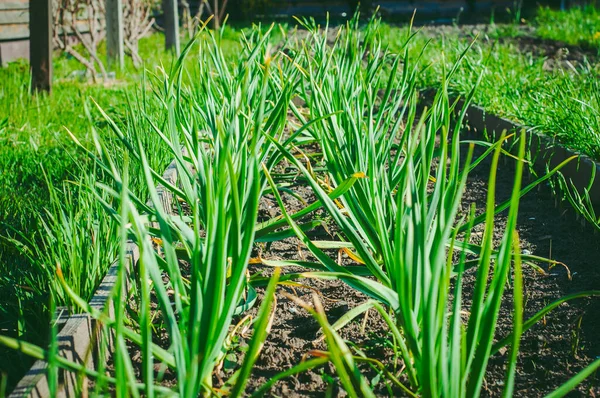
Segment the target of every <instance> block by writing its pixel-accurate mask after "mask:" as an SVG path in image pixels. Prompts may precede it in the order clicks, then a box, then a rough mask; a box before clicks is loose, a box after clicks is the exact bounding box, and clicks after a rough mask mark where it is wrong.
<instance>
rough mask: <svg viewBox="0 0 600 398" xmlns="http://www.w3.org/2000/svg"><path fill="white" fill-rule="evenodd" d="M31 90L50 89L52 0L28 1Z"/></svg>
mask: <svg viewBox="0 0 600 398" xmlns="http://www.w3.org/2000/svg"><path fill="white" fill-rule="evenodd" d="M29 13H30V19H29V30H30V32H31V37H30V39H29V41H30V46H29V62H30V64H31V91H32V92H37V91H47V92H51V91H52V0H31V1H30V3H29Z"/></svg>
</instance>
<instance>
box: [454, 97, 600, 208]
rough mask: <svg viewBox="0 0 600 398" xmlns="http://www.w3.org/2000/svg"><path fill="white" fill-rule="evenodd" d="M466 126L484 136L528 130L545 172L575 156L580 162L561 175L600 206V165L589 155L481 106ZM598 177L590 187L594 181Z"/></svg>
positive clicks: (470, 109) (468, 117) (532, 151)
mask: <svg viewBox="0 0 600 398" xmlns="http://www.w3.org/2000/svg"><path fill="white" fill-rule="evenodd" d="M463 106H464V103H463V102H459V104H458V106H457V108H456V112H460V110H462V108H463ZM465 124H466V125H467V126H469V127H470V128H471V129H473V131H474V133H476V134H478V135H481V134H483V132H485V131H487V132H488V133H492V134H496V135H499V134H500V133H502V131H504V130H506V131H507V132H509V133H510V132H520V131H523V130H524V131H525V133H526V136H527V141H528V144H527V146H528V150H529V152H530V154H531V157H532V161H533V162H534V168H535V169H536V170H537V171H538V172H540V173H543V172H545V171H546V168H549V169H553V168H555V167H556V166H558V165H559V164H561V163H562V162H564V161H565V160H567V159H569V158H571V157H575V158H576V159H574V160H572V161H571V162H569V163H567V164H566V165H565V166H564V167H563V168H561V169H560V172H561V173H562V175H563V176H564V177H565V179H566V180H567V181H568V182H571V183H572V185H573V187H574V188H575V189H577V190H578V191H579V193H580V194H581V193H583V192H584V190H586V189H588V192H589V195H590V199H591V201H592V204H593V205H594V206H600V164H598V163H597V162H595V161H594V160H592V159H591V158H590V157H589V156H587V155H584V154H582V153H580V152H578V151H575V150H572V149H570V148H568V147H566V146H564V145H562V144H560V143H558V142H557V141H556V140H555V139H554V138H552V137H550V136H548V135H546V134H543V133H541V132H539V131H537V130H534V129H532V128H529V127H527V126H524V125H521V124H519V123H515V122H513V121H510V120H508V119H505V118H502V117H499V116H496V115H493V114H490V113H488V112H486V111H485V109H483V108H482V107H480V106H477V105H469V107H468V108H467V112H466V116H465ZM594 173H596V174H595V175H597V176H598V178H596V179H595V180H594V182H593V184H592V185H591V186H590V179H591V177H592V176H593V175H594Z"/></svg>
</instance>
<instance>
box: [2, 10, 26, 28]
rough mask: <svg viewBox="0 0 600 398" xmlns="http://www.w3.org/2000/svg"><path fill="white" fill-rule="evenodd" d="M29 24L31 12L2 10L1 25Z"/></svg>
mask: <svg viewBox="0 0 600 398" xmlns="http://www.w3.org/2000/svg"><path fill="white" fill-rule="evenodd" d="M28 22H29V10H0V25H12V24H18V23H28Z"/></svg>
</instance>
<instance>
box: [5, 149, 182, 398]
mask: <svg viewBox="0 0 600 398" xmlns="http://www.w3.org/2000/svg"><path fill="white" fill-rule="evenodd" d="M163 178H164V179H165V180H166V181H168V182H169V183H171V184H175V183H176V182H177V164H176V161H175V160H174V161H173V162H171V164H170V165H169V166H168V167H167V168H166V170H165V172H164V174H163ZM157 191H158V195H159V198H160V200H161V204H162V206H163V209H164V210H165V211H166V212H167V213H172V211H173V207H172V204H173V195H172V193H171V192H170V191H169V190H167V189H165V188H164V187H163V186H161V185H159V186H158V187H157ZM127 257H128V259H129V261H128V262H127V272H128V273H129V272H131V269H132V268H133V267H135V264H137V262H138V261H139V259H140V251H139V248H138V247H137V245H136V244H134V243H133V242H131V241H129V242H127ZM119 266H120V265H119V260H117V261H115V262H114V263H113V264H112V265H111V267H110V268H109V270H108V272H107V274H106V276H105V277H104V279H103V280H102V283H100V286H98V289H96V293H95V294H94V296H93V297H92V299H91V300H90V305H91V306H92V307H93V308H96V309H98V310H103V309H104V307H105V305H106V304H107V300H108V298H109V297H110V296H111V293H112V291H113V289H114V288H115V285H116V282H117V275H118V271H119ZM126 280H128V278H127V279H126ZM123 289H124V292H127V290H128V286H127V285H126V284H125V285H124V286H123ZM113 304H114V303H111V305H110V307H109V309H108V310H109V316H110V317H114V306H113ZM99 326H100V325H99V324H98V322H97V321H96V320H94V319H92V318H91V317H90V316H89V315H88V314H76V315H71V316H70V317H68V318H67V320H66V322H65V323H64V326H63V328H62V329H61V330H60V332H59V333H58V341H59V352H60V355H61V356H63V357H64V358H67V359H69V360H71V361H75V362H79V363H85V364H86V365H87V366H88V367H90V368H92V369H93V365H94V363H95V362H96V361H97V360H98V350H99V349H100V347H99V343H98V331H99ZM110 348H111V342H109V349H110ZM110 354H111V353H110V352H108V353H106V355H105V356H104V359H105V360H108V359H109V358H110ZM47 366H48V364H47V363H46V361H42V360H39V361H36V362H35V363H34V364H33V366H32V367H31V368H30V369H29V371H28V372H27V373H26V374H25V376H24V377H23V378H22V379H21V380H20V381H19V383H18V384H17V386H16V387H15V389H14V390H13V391H12V393H11V394H10V395H9V397H10V398H25V397H27V398H48V397H50V390H49V388H48V379H47ZM77 377H78V374H75V373H73V372H69V371H66V370H63V369H60V370H59V381H61V385H60V387H59V390H58V392H57V395H56V396H57V397H59V398H60V397H77V396H81V394H84V395H85V396H87V392H86V391H83V392H82V391H79V390H78V384H80V383H78V380H77ZM86 385H87V383H85V382H84V383H83V387H84V388H86Z"/></svg>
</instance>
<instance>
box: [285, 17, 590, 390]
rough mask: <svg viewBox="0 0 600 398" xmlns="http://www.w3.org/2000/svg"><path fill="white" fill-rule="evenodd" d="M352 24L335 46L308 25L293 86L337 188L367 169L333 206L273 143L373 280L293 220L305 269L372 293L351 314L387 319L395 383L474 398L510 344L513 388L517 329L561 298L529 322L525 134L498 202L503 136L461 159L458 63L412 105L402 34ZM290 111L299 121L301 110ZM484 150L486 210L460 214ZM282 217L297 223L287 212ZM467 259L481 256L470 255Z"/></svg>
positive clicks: (410, 69)
mask: <svg viewBox="0 0 600 398" xmlns="http://www.w3.org/2000/svg"><path fill="white" fill-rule="evenodd" d="M357 24H358V20H354V21H353V22H351V24H350V25H349V26H348V27H347V29H343V28H342V29H340V30H339V31H337V34H336V37H335V40H334V42H333V43H332V44H330V43H329V42H328V37H329V35H328V32H327V30H328V29H327V28H326V29H325V33H323V32H322V31H320V30H319V29H318V28H316V27H315V26H314V25H311V24H310V23H307V24H306V27H307V29H308V30H309V32H310V35H309V39H308V40H307V41H305V42H302V43H301V46H300V47H298V48H297V50H298V51H300V52H302V53H303V54H304V56H303V57H301V59H297V60H296V62H298V63H299V64H300V65H301V67H302V69H303V71H305V72H304V73H303V75H302V78H303V84H302V87H301V91H300V94H299V95H300V97H301V98H302V99H303V100H304V101H305V103H306V107H307V108H308V110H309V115H310V116H309V119H312V120H318V122H316V123H314V124H313V125H312V126H311V127H310V128H309V129H308V130H309V132H310V133H311V134H312V136H313V137H314V138H315V139H316V140H317V142H318V143H319V144H320V147H321V149H322V152H323V162H324V164H325V167H326V169H327V175H328V176H329V177H330V178H331V179H332V180H333V181H334V182H335V184H336V185H337V184H343V183H344V181H345V180H346V178H347V177H348V176H351V175H356V174H357V173H358V174H364V176H365V178H362V179H359V180H358V181H357V182H356V183H355V184H354V185H353V186H352V187H351V188H350V189H349V191H348V192H347V193H346V194H345V195H343V196H342V197H341V198H340V199H339V201H340V202H341V204H342V206H339V205H338V203H335V201H333V200H331V199H330V198H329V197H328V192H327V187H325V186H323V185H322V184H320V183H319V179H318V178H317V176H316V175H315V174H314V173H313V172H312V171H311V170H310V168H307V167H305V166H304V165H303V164H302V162H300V161H298V160H297V159H298V156H294V153H293V152H292V151H288V150H286V149H285V148H283V147H282V148H280V149H281V150H282V151H283V152H285V153H286V156H287V158H288V159H289V161H290V162H293V163H295V164H296V166H297V167H298V169H299V170H300V171H301V172H302V173H303V174H304V176H305V177H306V178H307V179H308V181H309V183H310V185H311V186H312V188H313V190H314V192H315V193H316V195H317V197H318V198H319V200H320V201H321V202H322V203H323V206H324V207H325V208H326V209H327V210H328V212H329V213H330V214H331V216H332V218H333V219H334V220H335V222H336V223H337V225H338V227H339V228H340V230H341V235H342V237H343V239H344V240H346V241H347V242H343V243H341V244H340V248H345V249H346V250H347V249H348V248H351V249H350V250H347V253H348V254H349V256H350V257H351V258H353V259H355V260H356V261H358V262H359V263H362V264H364V266H365V268H366V269H368V274H369V276H372V277H374V278H375V279H376V280H377V283H374V282H373V281H372V280H371V279H367V278H365V277H364V275H365V271H364V270H359V271H358V272H356V271H355V270H354V269H351V268H349V267H340V266H339V265H338V264H336V263H335V262H334V261H332V260H331V259H330V258H328V257H327V255H326V254H325V253H324V252H323V251H321V250H320V249H319V245H316V244H315V243H314V242H311V241H310V239H309V238H308V236H307V235H306V234H305V233H303V231H302V230H301V229H300V228H298V227H296V228H295V231H296V233H297V234H298V237H299V238H300V239H301V240H302V241H303V242H304V243H305V244H306V245H307V246H308V247H309V249H310V250H311V251H312V252H313V254H314V255H315V256H316V257H317V258H318V259H319V260H320V261H321V263H322V265H324V266H325V267H326V268H327V269H328V270H329V272H326V273H307V274H306V276H310V277H323V278H328V277H332V276H335V277H337V278H339V279H342V280H344V281H346V282H347V283H348V284H349V285H350V286H352V287H354V288H356V289H358V290H360V291H361V292H363V293H365V294H367V295H368V296H370V297H371V298H373V299H374V300H375V301H369V302H367V303H366V304H365V305H363V306H362V308H361V309H359V310H355V311H353V316H357V315H358V314H359V313H360V312H364V311H366V310H368V309H370V308H375V309H377V310H378V311H379V312H380V314H381V315H382V316H383V318H384V319H385V321H386V322H387V324H388V326H389V328H390V331H391V332H392V334H393V336H394V338H395V343H396V344H397V350H398V351H399V352H400V357H401V359H402V365H403V369H404V370H403V371H402V372H400V374H398V375H397V376H398V379H402V378H403V379H404V380H406V381H407V383H405V384H403V383H401V382H400V381H399V380H398V379H396V380H395V383H396V384H397V385H396V387H397V388H400V389H401V390H403V392H404V393H406V394H409V395H419V396H426V397H438V396H448V397H450V396H451V397H459V396H461V397H473V396H479V394H480V392H481V388H482V385H483V380H484V377H485V374H486V368H487V362H488V360H489V358H490V356H491V355H492V354H493V353H494V352H497V351H498V349H499V348H500V347H502V346H506V345H511V350H510V354H509V355H508V359H507V371H506V380H505V391H504V394H505V395H507V396H511V395H512V392H513V389H514V376H515V370H516V363H517V353H518V349H519V341H520V337H521V333H522V332H523V331H524V330H526V329H528V328H530V327H531V326H533V324H534V323H535V321H536V320H539V319H540V317H541V316H539V315H540V314H542V313H546V312H547V311H549V310H550V309H552V308H554V307H555V306H556V303H555V304H553V305H551V306H548V307H547V308H545V309H544V310H542V311H541V312H540V314H538V315H537V316H536V317H534V318H532V320H530V321H528V322H526V323H525V322H524V320H523V297H522V294H523V292H522V284H523V282H522V276H521V275H522V274H521V256H520V253H519V243H518V236H517V234H516V220H517V213H518V205H519V199H520V197H521V195H522V194H524V193H525V192H527V191H529V190H530V188H531V187H532V185H531V184H530V186H527V187H524V188H523V189H522V187H521V176H522V170H523V164H524V163H525V162H526V160H525V158H524V154H525V140H524V139H523V137H522V139H521V140H520V145H519V146H520V148H519V151H518V161H517V163H516V164H517V167H516V171H515V180H514V188H513V194H512V196H511V198H510V200H509V201H507V202H506V203H504V204H502V205H501V206H498V207H497V206H496V203H495V181H496V172H497V166H498V160H499V157H500V154H501V151H502V147H501V145H500V143H501V142H502V141H503V140H504V137H501V139H500V141H499V142H498V143H496V144H495V145H492V146H488V147H487V150H485V151H484V152H483V155H481V156H480V157H478V158H476V159H473V158H472V156H473V151H472V147H471V149H470V150H469V151H468V153H467V156H466V159H463V161H461V152H463V151H464V148H461V143H460V129H461V124H462V119H463V117H464V113H459V115H458V116H453V114H454V109H453V108H454V106H455V105H456V104H450V102H449V99H448V94H447V79H449V78H451V76H452V73H453V72H454V70H455V68H457V67H459V65H458V64H456V65H455V66H454V68H453V69H452V70H449V71H447V72H446V75H445V76H443V77H442V83H441V89H440V90H439V91H438V93H437V95H436V96H435V98H434V100H433V103H432V105H431V108H430V109H426V110H424V111H423V112H422V113H421V114H418V113H417V93H416V89H415V85H416V83H415V81H416V77H417V74H418V73H419V71H418V70H416V67H415V66H413V65H416V63H415V64H412V63H411V62H409V57H408V49H407V45H408V44H409V42H410V40H411V36H410V33H409V35H408V36H407V37H406V40H405V46H404V48H405V49H406V51H405V52H404V53H403V54H402V53H401V54H392V53H390V52H388V51H386V49H385V48H384V47H383V43H381V42H380V41H379V40H378V26H377V25H378V22H377V21H371V23H370V24H369V25H368V26H367V27H366V28H365V29H364V33H363V31H361V29H359V27H358V25H357ZM467 103H468V99H467ZM465 109H466V107H465ZM297 115H298V117H301V116H302V114H301V113H300V112H297ZM481 144H482V145H483V143H481ZM488 156H491V157H492V159H491V172H490V176H489V188H488V198H487V205H486V208H485V214H484V215H483V216H479V217H475V215H474V212H470V213H469V212H468V211H463V214H462V215H461V214H459V209H460V207H461V206H460V205H461V197H462V194H463V192H464V189H465V185H466V179H467V176H468V173H469V171H470V170H472V168H473V167H475V166H476V165H477V164H479V163H480V162H481V161H482V160H483V159H484V158H486V157H488ZM555 172H556V170H553V171H552V172H551V173H549V175H551V174H554V173H555ZM544 178H548V176H545V177H544ZM539 182H540V181H536V182H534V185H535V184H537V183H539ZM278 200H279V203H280V205H281V209H282V211H283V212H285V208H284V207H283V203H282V202H281V199H280V198H278ZM501 208H502V209H504V208H508V215H507V218H506V226H505V228H504V230H503V233H502V236H503V238H502V240H501V242H500V244H499V246H498V247H494V246H493V242H494V235H493V234H494V218H495V214H496V213H498V211H499V210H500V209H501ZM288 221H289V222H290V224H292V225H293V224H294V222H293V220H292V219H291V218H288ZM482 222H483V223H484V224H485V230H484V233H483V238H482V242H481V244H480V245H478V246H477V247H475V246H474V245H472V244H471V243H470V242H469V236H470V231H471V229H472V228H473V226H474V224H475V223H482ZM347 243H349V244H350V245H348V244H347ZM321 246H322V244H321ZM328 247H332V245H329V246H328ZM467 255H471V257H473V256H475V259H473V258H470V259H469V260H467ZM473 263H475V264H476V267H477V271H476V281H475V284H474V291H473V294H472V296H471V297H470V300H469V301H470V303H468V301H467V300H465V297H464V293H463V275H464V273H465V271H466V270H467V269H468V268H470V267H471V266H472V265H473ZM511 269H512V278H511ZM511 279H512V280H511ZM510 283H512V286H513V297H514V310H513V326H514V330H513V333H512V334H511V335H510V336H509V338H505V339H503V340H502V341H501V342H500V344H496V345H494V341H495V331H496V323H497V320H498V316H499V313H500V305H501V303H502V299H503V296H504V291H505V288H506V286H507V285H509V284H510ZM585 294H598V292H587V293H583V295H585ZM573 297H581V295H576V296H573ZM565 299H568V298H565ZM565 299H563V300H565ZM559 302H562V300H559ZM380 304H385V305H386V307H387V309H384V308H383V307H382V306H381V305H380ZM388 310H389V312H388ZM462 314H468V315H466V316H463V315H462ZM344 322H346V321H344ZM340 326H341V325H340ZM599 365H600V362H599V361H596V362H594V363H592V364H591V365H590V367H588V368H587V369H586V370H585V371H584V372H583V373H582V374H580V375H578V376H577V377H576V378H574V379H573V380H572V381H571V384H570V385H569V386H571V387H572V385H573V383H574V382H578V381H581V380H582V379H583V378H584V377H585V376H586V375H587V374H589V373H590V372H591V371H593V369H595V368H597V367H598V366H599ZM345 386H346V388H347V390H348V392H349V393H350V395H352V396H364V395H365V394H367V393H366V392H365V390H364V385H363V384H361V383H347V384H345ZM357 386H358V387H357ZM569 386H567V387H565V388H569ZM557 394H560V391H559V392H557ZM367 395H371V393H368V394H367Z"/></svg>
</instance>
